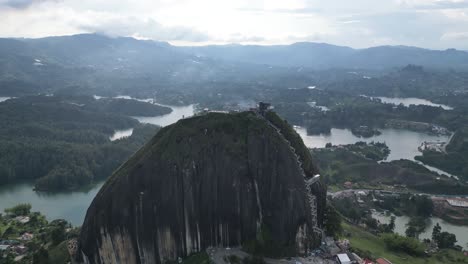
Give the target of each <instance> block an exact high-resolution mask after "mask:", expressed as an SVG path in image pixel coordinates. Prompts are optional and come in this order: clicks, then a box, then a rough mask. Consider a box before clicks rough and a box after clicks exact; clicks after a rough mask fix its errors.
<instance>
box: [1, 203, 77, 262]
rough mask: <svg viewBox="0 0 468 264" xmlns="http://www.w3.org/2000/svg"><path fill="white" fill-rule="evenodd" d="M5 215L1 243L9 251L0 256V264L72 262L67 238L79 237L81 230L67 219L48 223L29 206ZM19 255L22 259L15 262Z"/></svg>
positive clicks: (23, 205)
mask: <svg viewBox="0 0 468 264" xmlns="http://www.w3.org/2000/svg"><path fill="white" fill-rule="evenodd" d="M5 212H6V215H5V216H2V215H1V214H0V228H3V232H0V242H1V243H2V244H6V245H10V248H9V249H8V250H7V251H6V252H2V254H0V263H2V264H12V263H20V264H21V263H24V264H26V263H38V264H63V263H66V262H67V261H69V259H70V256H69V253H68V249H67V239H70V238H75V237H77V235H78V232H79V231H78V229H73V228H72V227H71V225H70V224H69V223H68V222H66V221H65V220H54V221H51V222H48V221H47V220H46V219H45V217H44V216H43V215H41V214H40V213H38V212H31V205H29V204H19V205H17V206H15V207H12V208H8V209H5ZM17 217H21V218H20V219H19V218H17ZM20 220H25V221H23V222H21V221H20ZM16 256H21V260H20V261H19V262H15V261H14V260H13V259H14V257H16Z"/></svg>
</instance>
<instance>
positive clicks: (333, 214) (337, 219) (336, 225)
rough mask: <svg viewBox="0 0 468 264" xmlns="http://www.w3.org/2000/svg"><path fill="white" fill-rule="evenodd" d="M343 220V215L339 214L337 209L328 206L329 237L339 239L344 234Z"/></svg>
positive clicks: (326, 230) (326, 212)
mask: <svg viewBox="0 0 468 264" xmlns="http://www.w3.org/2000/svg"><path fill="white" fill-rule="evenodd" d="M341 220H342V219H341V215H340V214H338V212H337V211H336V209H335V208H334V207H333V206H332V205H330V204H327V209H326V211H325V233H326V234H327V235H328V236H333V237H337V236H339V235H340V234H342V232H343V228H342V227H341Z"/></svg>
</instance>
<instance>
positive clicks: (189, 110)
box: [133, 104, 195, 127]
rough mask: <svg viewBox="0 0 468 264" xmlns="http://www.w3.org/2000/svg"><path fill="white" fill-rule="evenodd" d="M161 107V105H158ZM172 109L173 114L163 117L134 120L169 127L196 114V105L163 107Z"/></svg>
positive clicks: (136, 117)
mask: <svg viewBox="0 0 468 264" xmlns="http://www.w3.org/2000/svg"><path fill="white" fill-rule="evenodd" d="M158 105H161V104H158ZM161 106H166V107H170V108H172V112H171V113H169V114H167V115H162V116H153V117H138V116H135V117H133V118H135V119H137V120H138V121H139V122H140V123H145V124H153V125H158V126H163V127H164V126H168V125H170V124H173V123H175V122H177V121H178V120H180V119H182V118H187V117H191V116H193V114H194V113H195V106H194V105H187V106H170V105H161Z"/></svg>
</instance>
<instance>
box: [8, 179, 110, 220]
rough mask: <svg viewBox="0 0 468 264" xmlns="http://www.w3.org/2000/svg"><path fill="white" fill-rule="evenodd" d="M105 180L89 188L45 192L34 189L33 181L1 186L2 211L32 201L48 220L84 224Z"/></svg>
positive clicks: (34, 209) (33, 208) (34, 208)
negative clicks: (62, 191)
mask: <svg viewBox="0 0 468 264" xmlns="http://www.w3.org/2000/svg"><path fill="white" fill-rule="evenodd" d="M103 184H104V182H100V183H98V184H96V185H94V186H92V187H90V188H88V189H87V190H82V191H74V192H64V193H43V192H35V191H33V188H34V184H33V183H18V184H10V185H4V186H0V211H1V212H3V210H4V209H5V208H10V207H12V206H15V205H17V204H19V203H30V204H31V205H32V210H33V211H39V212H41V213H42V214H44V215H45V216H46V217H47V219H48V220H54V219H65V220H67V221H69V222H71V223H72V224H73V225H74V226H80V225H82V224H83V220H84V216H85V215H86V210H88V206H89V205H90V204H91V201H92V200H93V199H94V197H95V196H96V194H97V192H98V191H99V189H100V188H101V186H102V185H103Z"/></svg>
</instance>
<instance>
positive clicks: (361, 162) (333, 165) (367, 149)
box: [311, 142, 468, 194]
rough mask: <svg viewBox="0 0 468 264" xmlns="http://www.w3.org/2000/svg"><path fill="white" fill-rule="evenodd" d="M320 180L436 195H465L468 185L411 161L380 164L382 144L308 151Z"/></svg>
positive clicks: (359, 144) (332, 147)
mask: <svg viewBox="0 0 468 264" xmlns="http://www.w3.org/2000/svg"><path fill="white" fill-rule="evenodd" d="M311 153H312V157H313V160H314V161H315V162H316V164H317V165H318V167H319V169H320V171H321V174H322V176H323V179H324V180H325V182H326V183H327V184H328V185H334V186H342V184H343V183H344V182H347V181H350V182H353V183H354V186H355V188H367V189H381V188H385V187H386V186H393V185H399V186H406V187H407V188H408V189H410V190H416V191H420V192H426V193H435V194H467V193H468V185H467V184H465V183H462V182H459V181H456V180H454V179H450V178H448V177H443V176H440V175H438V174H436V173H434V172H432V171H429V170H428V169H427V168H425V167H424V166H422V165H420V164H417V163H415V162H413V161H410V160H398V161H391V162H380V163H378V162H377V160H381V159H382V158H384V157H386V156H387V155H388V148H387V147H386V146H385V145H384V144H382V143H370V144H366V143H362V142H358V143H356V144H352V145H346V146H339V147H335V146H328V148H323V149H312V150H311Z"/></svg>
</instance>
